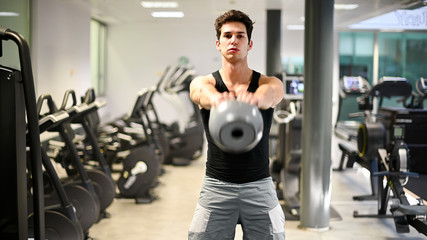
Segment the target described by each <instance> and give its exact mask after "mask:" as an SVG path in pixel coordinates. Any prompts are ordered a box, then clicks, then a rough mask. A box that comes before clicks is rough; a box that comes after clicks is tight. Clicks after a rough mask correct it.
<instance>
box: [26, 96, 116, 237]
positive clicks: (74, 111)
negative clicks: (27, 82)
mask: <svg viewBox="0 0 427 240" xmlns="http://www.w3.org/2000/svg"><path fill="white" fill-rule="evenodd" d="M70 96H71V98H72V100H73V102H72V104H71V106H69V105H70V103H69V102H68V100H69V97H70ZM45 105H47V108H48V111H47V112H46V113H42V108H43V107H44V106H45ZM98 108H99V105H98V104H97V103H91V104H87V103H86V102H82V104H80V105H77V104H76V96H75V93H74V91H72V90H70V91H67V92H66V94H65V95H64V99H63V103H62V105H61V107H60V108H59V109H58V108H57V107H56V105H55V103H54V102H53V100H52V97H51V96H50V95H42V96H40V97H39V99H38V101H37V112H38V114H39V128H40V133H44V132H56V133H58V134H59V138H60V140H61V141H62V142H63V143H64V146H63V147H64V148H66V151H67V156H66V157H64V156H63V157H58V156H59V155H58V156H56V157H54V158H53V159H54V160H55V161H57V162H58V163H60V164H61V166H62V167H63V168H64V169H65V170H66V173H67V176H66V177H63V176H61V178H60V177H59V176H58V173H57V172H56V170H55V167H54V166H53V164H52V162H51V157H49V156H48V153H47V150H46V149H45V148H44V147H42V148H41V153H42V163H43V166H44V169H45V171H44V173H43V175H44V189H45V191H44V193H45V195H44V197H45V206H46V208H47V209H48V211H47V212H46V215H45V218H46V223H45V224H46V229H47V230H46V236H47V238H49V237H51V238H59V236H67V237H71V238H73V239H87V238H88V237H89V229H90V227H91V226H92V225H93V224H94V223H96V222H98V221H99V220H101V219H102V218H103V217H106V216H107V213H106V209H107V208H108V206H110V205H111V203H112V201H113V199H114V193H115V183H114V181H113V179H112V177H111V172H110V170H109V168H108V166H107V165H106V163H105V159H103V158H102V155H100V156H101V157H100V158H98V159H96V161H95V162H96V165H92V166H90V167H88V165H87V164H83V162H82V161H81V158H80V156H79V154H78V152H77V148H76V146H75V144H74V143H73V138H74V131H73V129H72V128H71V124H72V123H78V124H81V125H83V126H84V128H85V130H86V131H87V132H86V133H87V135H88V136H89V135H90V134H93V133H92V132H89V130H90V129H88V128H86V127H85V124H86V123H85V121H86V117H87V116H88V115H89V114H90V113H91V112H92V111H96V110H97V109H98ZM93 148H94V149H96V146H93ZM98 149H99V147H98ZM64 151H65V150H64ZM30 172H31V170H30ZM29 181H31V178H29ZM29 186H30V184H29ZM29 192H30V189H29ZM29 196H31V194H29ZM29 202H30V201H29ZM30 221H31V219H30ZM30 231H31V230H30Z"/></svg>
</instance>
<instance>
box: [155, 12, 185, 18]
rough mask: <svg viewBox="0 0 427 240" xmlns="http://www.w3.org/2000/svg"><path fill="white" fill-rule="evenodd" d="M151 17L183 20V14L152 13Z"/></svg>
mask: <svg viewBox="0 0 427 240" xmlns="http://www.w3.org/2000/svg"><path fill="white" fill-rule="evenodd" d="M151 16H153V17H155V18H183V17H184V13H183V12H152V13H151Z"/></svg>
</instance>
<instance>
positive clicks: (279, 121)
mask: <svg viewBox="0 0 427 240" xmlns="http://www.w3.org/2000/svg"><path fill="white" fill-rule="evenodd" d="M283 83H284V87H285V95H284V99H283V100H282V102H281V103H280V104H279V105H278V109H276V110H275V112H274V120H275V124H274V125H276V126H277V128H278V129H277V136H276V135H275V134H270V145H272V146H276V147H274V149H272V151H271V152H272V156H271V163H272V164H271V175H272V177H273V180H274V182H275V185H276V192H277V195H278V198H279V199H281V200H284V205H283V206H282V208H283V210H284V212H285V215H286V219H288V220H299V212H300V185H299V184H300V183H299V181H300V171H301V155H302V118H303V114H302V105H303V93H304V83H303V77H302V76H289V75H288V76H284V77H283Z"/></svg>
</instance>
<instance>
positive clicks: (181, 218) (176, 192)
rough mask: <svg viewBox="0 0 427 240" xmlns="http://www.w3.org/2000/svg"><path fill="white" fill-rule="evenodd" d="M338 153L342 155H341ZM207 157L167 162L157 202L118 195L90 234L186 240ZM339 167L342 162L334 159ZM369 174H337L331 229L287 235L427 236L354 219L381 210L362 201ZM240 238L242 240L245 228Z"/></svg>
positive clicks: (290, 229)
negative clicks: (174, 163)
mask: <svg viewBox="0 0 427 240" xmlns="http://www.w3.org/2000/svg"><path fill="white" fill-rule="evenodd" d="M337 154H338V153H337ZM205 161H206V157H205V156H202V157H201V158H200V159H198V160H195V161H193V162H192V163H191V164H190V165H189V166H185V167H174V166H164V169H165V174H163V175H162V176H160V178H159V180H160V184H159V186H157V187H156V188H155V189H154V192H155V194H156V196H157V197H158V198H157V200H155V201H154V202H152V203H150V204H138V205H137V204H135V203H134V200H132V199H115V200H114V202H113V203H112V205H111V206H110V207H109V208H108V209H107V211H108V213H109V214H110V215H111V217H110V218H107V219H103V220H101V221H100V222H99V223H97V224H95V225H94V226H92V228H91V229H90V232H89V235H90V236H91V237H92V238H94V239H95V240H113V239H114V240H116V239H127V240H133V239H135V240H136V239H138V240H184V239H187V230H188V228H189V225H190V223H191V219H192V217H193V213H194V209H195V206H196V203H197V199H198V195H199V191H200V188H201V184H202V181H203V176H204V171H205ZM333 164H334V166H336V165H337V164H335V163H333ZM369 186H370V185H369V177H368V176H366V175H365V174H363V171H361V170H360V169H356V168H354V169H346V170H345V171H342V172H332V201H331V206H332V207H333V208H334V209H335V210H336V211H337V212H338V214H339V215H340V216H341V220H331V221H330V230H328V231H324V232H314V231H306V230H302V229H300V228H299V227H298V225H299V223H300V222H299V221H289V220H287V221H286V224H285V231H286V239H287V240H294V239H304V240H305V239H310V240H317V239H328V240H335V239H336V240H338V239H339V240H342V239H346V240H351V239H358V240H359V239H364V240H368V239H375V240H378V239H426V237H425V236H424V235H422V234H419V233H418V232H417V231H416V230H415V229H413V228H412V227H411V228H410V230H411V232H410V233H406V234H398V233H396V231H395V226H394V222H393V220H392V219H377V218H353V211H354V210H358V211H359V213H361V214H363V213H375V211H376V208H377V203H376V202H375V201H362V202H356V201H353V200H352V197H353V196H354V195H364V194H369V193H370V188H369ZM235 239H239V240H240V239H242V231H241V229H240V226H237V228H236V237H235Z"/></svg>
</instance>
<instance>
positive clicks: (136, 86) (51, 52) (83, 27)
mask: <svg viewBox="0 0 427 240" xmlns="http://www.w3.org/2000/svg"><path fill="white" fill-rule="evenodd" d="M250 16H251V17H252V20H254V21H255V25H254V32H253V35H252V39H253V41H254V47H253V49H252V50H251V51H250V52H249V57H248V62H249V66H250V67H251V68H253V69H255V70H257V71H259V72H261V73H265V62H266V59H265V51H266V43H265V38H266V26H265V23H266V20H265V18H266V13H265V12H261V13H260V12H257V13H256V14H255V13H254V14H250ZM90 19H91V10H90V6H89V4H88V3H85V2H83V1H58V0H34V1H33V2H32V58H33V68H34V70H33V71H34V76H35V80H36V95H37V96H39V95H41V94H51V95H52V97H53V99H54V100H55V101H56V103H57V105H60V103H61V101H62V97H63V94H64V92H65V91H66V90H68V89H74V90H75V91H76V93H77V95H78V96H81V95H83V94H84V92H85V91H86V90H87V89H88V88H89V87H91V72H90V71H91V69H90ZM214 20H215V17H212V19H210V20H209V21H197V22H194V21H188V20H185V18H184V19H174V20H172V19H160V20H154V19H153V20H152V21H150V22H144V23H128V22H125V23H114V24H110V25H108V33H107V34H108V41H107V72H106V77H107V84H106V96H105V97H106V100H107V106H106V107H105V108H104V109H103V111H102V112H103V114H102V115H103V116H102V117H103V118H104V121H108V120H111V119H113V118H116V117H118V116H121V115H123V114H125V113H128V112H129V111H130V110H131V108H132V106H133V104H134V101H135V98H136V94H137V92H138V90H140V89H141V88H146V87H151V86H153V85H155V84H156V83H157V81H158V80H159V78H160V75H161V73H162V72H163V71H164V70H165V68H166V67H167V66H168V65H172V66H173V65H175V64H177V63H178V59H179V58H180V57H182V56H184V57H187V58H188V59H189V60H190V64H191V65H193V66H194V68H195V70H196V72H197V74H198V75H206V74H209V73H211V72H213V71H215V70H217V69H219V68H220V67H221V56H220V53H219V52H218V51H217V50H216V48H215V40H216V38H215V30H214V26H213V23H214ZM285 41H286V40H285ZM157 102H158V104H159V107H160V109H161V110H160V111H162V112H161V113H160V114H161V115H162V113H164V114H166V115H169V114H171V113H174V110H172V107H171V105H170V104H168V103H167V102H164V101H162V100H158V101H157ZM167 117H168V116H167Z"/></svg>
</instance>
